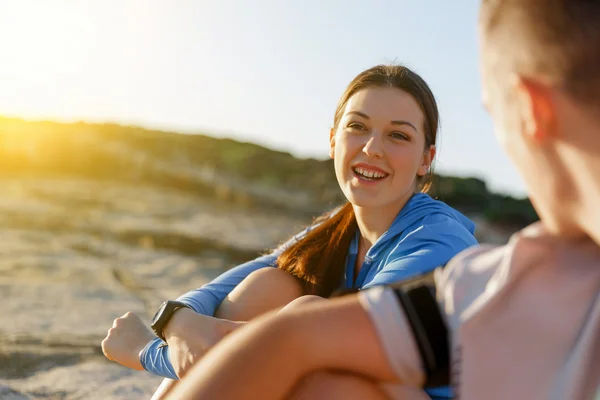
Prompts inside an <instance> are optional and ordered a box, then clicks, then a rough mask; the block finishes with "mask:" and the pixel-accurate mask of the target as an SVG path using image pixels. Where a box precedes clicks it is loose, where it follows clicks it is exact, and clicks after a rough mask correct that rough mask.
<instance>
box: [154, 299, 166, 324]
mask: <svg viewBox="0 0 600 400" xmlns="http://www.w3.org/2000/svg"><path fill="white" fill-rule="evenodd" d="M166 306H167V302H166V301H165V302H164V303H162V304H161V305H160V307H158V311H157V312H156V314H154V317H153V318H152V325H154V324H155V323H156V321H157V320H158V319H159V318H160V315H161V314H162V313H163V311H164V309H165V307H166Z"/></svg>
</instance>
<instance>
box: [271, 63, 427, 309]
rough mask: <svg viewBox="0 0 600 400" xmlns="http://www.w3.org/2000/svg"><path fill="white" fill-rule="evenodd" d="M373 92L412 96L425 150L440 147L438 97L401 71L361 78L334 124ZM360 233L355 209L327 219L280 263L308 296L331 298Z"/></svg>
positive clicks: (387, 69) (387, 68) (386, 68)
mask: <svg viewBox="0 0 600 400" xmlns="http://www.w3.org/2000/svg"><path fill="white" fill-rule="evenodd" d="M370 87H391V88H397V89H400V90H402V91H404V92H406V93H408V94H410V95H411V96H412V97H413V98H414V99H415V100H416V101H417V103H418V104H419V105H420V107H421V110H422V111H423V114H424V117H425V118H424V123H423V125H424V126H423V131H424V133H425V148H426V149H429V147H430V146H431V145H435V143H436V137H437V131H438V125H439V113H438V108H437V104H436V101H435V98H434V96H433V93H432V92H431V90H430V89H429V86H428V85H427V83H425V81H424V80H423V78H421V77H420V76H419V75H417V74H416V73H415V72H413V71H411V70H410V69H408V68H406V67H404V66H401V65H377V66H375V67H373V68H369V69H368V70H366V71H363V72H361V73H360V74H359V75H358V76H357V77H356V78H354V79H353V80H352V82H350V84H349V85H348V87H347V88H346V91H345V92H344V94H343V95H342V97H341V99H340V101H339V103H338V106H337V109H336V112H335V115H334V119H333V128H334V129H336V128H337V126H338V124H339V122H340V119H341V117H342V115H343V113H344V109H345V107H346V103H348V100H349V99H350V97H352V95H354V94H355V93H356V92H358V91H360V90H363V89H366V88H370ZM431 174H432V171H431V168H430V171H429V173H428V175H427V176H426V177H417V183H418V185H419V188H420V190H421V191H422V192H426V191H427V190H428V189H429V186H430V184H431V176H432V175H431ZM356 229H357V224H356V217H355V215H354V210H353V208H352V204H350V203H349V202H347V203H346V204H344V205H343V206H342V207H341V208H340V209H338V210H334V211H331V212H329V213H326V214H324V215H322V216H321V217H319V218H318V219H316V220H315V222H314V224H313V228H312V229H311V230H310V231H309V232H308V233H307V234H306V235H305V236H304V238H302V239H300V240H299V241H297V242H296V243H294V244H292V245H291V246H290V247H288V248H287V249H286V250H284V252H283V253H282V254H281V255H280V256H279V257H278V258H277V266H278V268H280V269H282V270H284V271H287V272H289V273H290V274H292V275H293V276H295V277H296V278H297V279H298V280H299V282H300V284H301V286H302V288H303V291H304V293H305V294H316V295H318V296H323V297H329V296H330V295H331V294H332V292H333V291H334V290H336V289H337V288H338V287H339V285H340V283H341V282H342V279H343V276H344V269H345V263H346V256H347V253H348V248H349V247H350V243H351V241H352V238H353V237H354V234H355V232H356Z"/></svg>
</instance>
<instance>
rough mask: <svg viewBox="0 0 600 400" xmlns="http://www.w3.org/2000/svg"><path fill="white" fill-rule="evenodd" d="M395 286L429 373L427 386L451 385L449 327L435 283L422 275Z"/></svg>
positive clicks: (426, 372)
mask: <svg viewBox="0 0 600 400" xmlns="http://www.w3.org/2000/svg"><path fill="white" fill-rule="evenodd" d="M392 288H393V289H394V293H395V295H396V297H397V298H398V301H399V303H400V305H401V306H402V309H403V310H404V313H405V315H406V318H407V320H408V323H409V325H410V327H411V330H412V333H413V336H414V338H415V341H416V342H417V347H418V348H419V353H420V356H421V360H422V362H423V368H424V369H425V374H426V382H425V387H439V386H446V385H449V384H450V348H449V347H450V346H449V341H448V330H447V328H446V323H445V320H444V317H443V316H442V312H441V310H440V308H439V306H438V303H437V300H436V293H435V285H434V284H433V283H431V282H426V281H424V280H423V279H422V278H421V279H418V280H409V281H406V282H399V283H397V284H394V285H393V286H392ZM400 340H402V339H400Z"/></svg>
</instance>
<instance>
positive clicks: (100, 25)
mask: <svg viewBox="0 0 600 400" xmlns="http://www.w3.org/2000/svg"><path fill="white" fill-rule="evenodd" d="M261 6H262V7H255V6H252V5H250V4H247V3H245V2H240V1H223V2H219V3H210V2H204V1H189V0H187V1H184V0H181V1H180V2H178V3H177V4H171V3H169V4H165V3H162V2H159V1H147V2H145V1H141V0H130V1H127V2H125V3H121V2H117V1H106V2H102V3H98V2H92V1H83V2H77V3H73V2H69V1H67V0H61V1H59V2H58V4H57V3H53V4H52V5H47V4H43V3H41V4H40V3H36V2H35V1H33V0H21V1H19V0H7V1H5V2H3V3H2V4H0V47H2V48H3V49H4V51H3V52H2V54H0V80H2V81H3V90H2V92H0V115H5V116H7V117H16V118H20V119H24V120H33V121H39V120H43V121H48V122H59V123H76V122H80V121H83V122H86V123H112V124H118V125H123V126H138V127H142V128H144V129H149V130H161V131H168V132H177V133H184V134H193V133H201V134H205V135H209V136H213V137H217V138H224V137H227V138H230V139H233V140H237V141H242V142H249V143H255V144H258V145H261V146H264V147H267V148H269V149H273V150H277V151H284V152H288V153H290V154H292V155H294V156H296V157H300V158H317V159H325V158H327V150H328V129H329V126H330V123H331V120H332V116H333V112H334V108H335V105H336V103H337V100H338V98H339V96H340V95H341V93H342V92H343V90H344V88H345V86H346V85H347V84H348V83H349V82H350V80H351V79H352V78H353V77H354V76H355V75H356V74H357V73H358V72H360V71H361V70H364V69H365V68H368V67H370V66H372V65H375V64H378V63H389V62H399V61H401V62H402V64H405V65H407V66H408V67H410V68H412V69H414V70H415V71H416V72H417V73H419V74H421V75H422V76H423V78H424V79H425V80H426V81H427V82H428V84H429V85H430V86H431V88H432V90H433V92H434V94H435V95H436V98H437V100H438V105H439V108H440V113H441V119H442V124H441V136H440V142H441V144H440V146H439V156H438V160H437V163H436V172H437V173H440V174H443V175H453V176H460V177H475V178H479V179H482V180H483V181H485V182H486V184H487V185H488V187H489V188H490V190H492V191H494V192H502V193H508V194H511V195H513V196H517V197H523V196H526V195H527V194H526V191H525V186H524V184H523V182H522V180H521V178H520V177H519V175H518V174H517V172H516V169H515V168H514V167H513V166H512V164H511V163H510V162H509V160H508V158H507V157H506V156H505V155H504V154H503V153H502V152H501V150H500V148H499V146H498V144H497V143H496V140H495V138H494V135H493V131H492V129H493V127H492V123H491V120H490V118H489V116H488V115H487V114H486V112H485V111H484V109H483V107H482V105H481V101H480V82H479V71H478V63H477V56H478V50H477V35H476V15H477V8H478V1H476V0H469V1H467V2H464V3H462V4H461V5H458V6H457V5H455V4H449V3H447V2H444V1H442V0H424V1H422V2H419V3H418V4H414V3H411V2H406V1H404V2H399V3H391V2H389V1H386V0H379V1H373V2H368V3H367V2H360V1H354V2H344V1H341V0H336V1H332V2H328V3H326V4H321V3H320V2H318V1H317V0H311V1H307V2H304V3H302V4H281V3H279V2H277V1H276V0H262V1H261ZM132 21H135V23H134V24H132ZM422 21H427V24H426V25H424V24H423V23H422ZM424 27H425V28H426V29H425V28H424ZM240 65H242V66H243V68H240Z"/></svg>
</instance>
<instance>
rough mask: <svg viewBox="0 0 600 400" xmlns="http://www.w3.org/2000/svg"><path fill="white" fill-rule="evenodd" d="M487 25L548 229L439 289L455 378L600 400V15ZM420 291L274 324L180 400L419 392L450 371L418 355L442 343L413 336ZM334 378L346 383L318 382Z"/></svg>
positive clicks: (523, 237)
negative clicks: (397, 385) (387, 384)
mask: <svg viewBox="0 0 600 400" xmlns="http://www.w3.org/2000/svg"><path fill="white" fill-rule="evenodd" d="M481 10H482V12H481V14H480V15H481V18H480V26H479V28H480V29H479V32H480V43H481V55H482V62H481V66H482V77H483V78H484V79H483V88H484V93H485V99H486V103H487V104H486V106H487V108H488V110H489V112H490V114H491V116H492V118H493V120H494V125H495V131H496V135H497V137H498V139H499V141H500V143H501V144H502V145H503V147H504V149H505V151H506V153H507V154H508V155H509V156H510V158H511V159H512V161H513V162H514V164H515V166H516V167H517V169H518V170H519V172H520V174H521V176H522V177H523V179H524V182H525V183H526V184H527V188H528V193H529V195H530V196H531V199H532V202H533V204H534V205H535V207H536V210H537V211H538V213H539V215H540V219H541V221H540V222H538V223H535V224H533V225H532V226H529V227H526V228H525V229H523V230H521V231H520V232H518V233H516V234H515V235H514V236H513V237H512V238H511V239H510V241H509V242H508V243H507V244H506V245H505V246H499V247H493V246H481V247H478V248H474V249H469V250H467V251H465V252H463V253H461V254H460V255H459V256H457V257H456V258H454V259H453V260H452V261H451V262H450V263H449V264H448V266H447V267H446V268H445V270H444V271H443V273H442V274H440V275H439V276H438V277H439V279H436V287H437V292H438V300H439V310H434V311H435V312H436V313H439V312H440V311H441V312H442V314H443V320H445V321H446V324H447V326H448V330H449V331H450V335H449V338H450V340H449V345H450V346H448V343H446V357H445V358H446V360H445V361H446V367H447V366H448V359H447V355H448V354H451V358H452V360H451V365H452V379H453V386H454V387H456V389H457V390H456V395H457V397H458V398H460V399H464V400H468V399H533V400H535V399H540V400H541V399H590V400H592V399H598V398H599V397H598V394H599V393H598V392H597V390H598V387H599V385H600V211H599V208H598V199H599V198H600V140H598V139H599V137H600V118H598V117H599V115H600V114H599V113H598V110H599V106H600V57H598V55H599V53H598V49H599V48H600V29H599V27H600V2H598V1H567V2H552V1H539V2H536V1H519V0H513V1H484V2H482V5H481ZM515 37H518V38H519V39H520V40H518V41H515V40H514V38H515ZM549 66H554V67H553V68H549ZM583 71H585V72H586V73H584V72H583ZM542 178H543V179H542ZM407 290H408V288H407V287H406V286H405V284H404V285H402V286H401V287H396V288H385V287H377V288H373V289H370V290H365V291H361V292H360V293H359V294H358V295H357V296H347V297H345V298H341V299H337V300H334V301H329V302H326V304H324V305H313V306H310V305H309V306H305V307H301V308H299V309H297V310H295V311H294V312H288V313H284V314H282V315H277V316H270V317H265V318H260V319H261V321H258V320H257V321H256V322H253V323H251V324H249V325H248V326H247V327H244V328H243V329H240V330H239V331H237V332H234V333H233V334H232V336H231V337H230V338H225V340H223V342H222V343H220V344H219V345H217V346H216V347H215V348H214V349H213V350H211V352H209V353H208V354H207V355H206V357H205V358H203V359H202V360H201V361H200V362H199V363H198V365H197V366H196V367H194V369H193V370H192V371H191V372H190V375H189V378H188V377H186V378H185V379H184V380H183V381H182V382H181V385H180V386H178V387H177V388H176V390H175V391H174V392H173V394H172V398H173V399H180V400H183V399H196V398H210V399H221V400H224V399H231V398H248V399H251V398H261V399H265V400H268V399H281V398H284V397H285V396H289V394H290V393H294V392H296V394H298V392H300V393H299V396H296V397H294V398H296V399H298V398H299V397H300V398H302V395H305V397H304V398H307V399H316V398H344V399H347V398H350V397H351V396H354V394H355V393H358V392H359V391H360V392H361V396H360V397H359V396H354V398H362V399H382V398H385V396H384V395H383V394H382V393H380V392H378V391H377V387H376V386H375V385H373V382H381V381H401V382H402V383H403V384H404V386H409V385H410V386H412V387H417V388H418V387H420V386H422V384H423V382H424V381H425V378H426V376H427V375H430V376H434V375H435V374H432V371H435V370H436V365H435V364H434V363H429V365H430V366H433V368H425V366H427V365H428V363H426V362H423V361H424V360H425V357H423V352H422V351H421V350H422V349H424V348H426V347H425V346H420V345H417V344H424V343H425V341H423V339H424V338H426V337H424V336H423V335H422V334H418V332H417V330H416V329H413V332H410V330H411V329H409V328H410V327H413V328H414V327H415V326H417V325H416V322H417V321H419V320H420V319H419V318H418V315H417V314H418V311H420V310H416V309H415V308H414V307H413V308H412V309H411V307H407V305H408V304H409V303H410V302H407V296H405V295H406V294H407V293H408V292H407ZM415 290H416V289H415ZM415 293H417V292H415ZM420 293H424V296H423V299H425V298H426V297H425V295H427V292H424V291H421V292H420ZM408 297H410V296H408ZM414 298H416V297H414ZM426 304H427V303H425V301H423V302H422V303H421V305H426ZM429 304H433V305H434V308H436V309H437V308H438V307H437V306H436V302H435V301H432V302H431V303H429ZM422 309H423V308H421V310H422ZM415 311H417V312H415ZM416 315H417V317H416ZM422 315H426V316H427V318H430V317H431V316H432V315H434V313H428V314H422ZM430 322H431V319H430ZM440 325H443V324H440ZM429 326H433V324H429ZM413 333H417V334H415V335H413ZM440 336H441V337H444V336H446V335H440ZM432 338H434V336H432ZM413 339H414V340H413ZM448 347H449V348H448ZM429 348H430V349H433V347H431V346H430V347H429ZM419 353H421V354H419ZM432 353H435V352H432ZM438 354H442V352H439V353H438ZM434 358H435V357H434ZM290 359H292V360H294V362H287V360H290ZM439 360H442V357H440V358H439ZM318 370H329V371H331V370H334V371H336V373H335V374H334V373H327V374H326V375H321V376H320V377H317V378H316V379H312V380H309V381H306V379H303V377H304V376H306V375H307V374H310V373H311V372H312V373H314V371H318ZM437 370H440V368H437ZM341 371H344V372H346V373H347V374H346V375H342V374H341V373H340V372H341ZM349 373H354V374H357V375H358V377H357V376H356V375H354V376H353V375H348V374H349ZM302 380H303V381H304V385H302ZM302 386H303V387H304V389H298V388H299V387H302ZM311 391H312V392H311ZM328 391H329V392H328ZM309 392H310V393H309ZM311 393H312V395H311ZM236 394H239V395H241V397H240V396H236ZM257 396H260V397H257ZM335 396H338V397H335ZM340 396H343V397H340ZM404 398H406V397H404Z"/></svg>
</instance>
